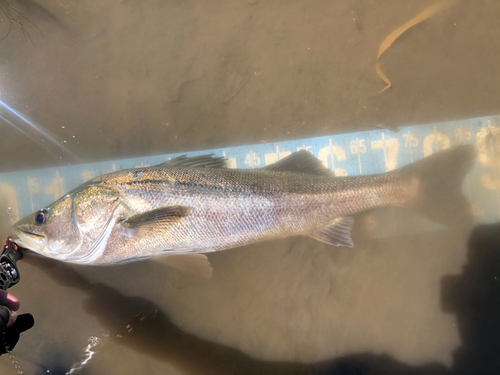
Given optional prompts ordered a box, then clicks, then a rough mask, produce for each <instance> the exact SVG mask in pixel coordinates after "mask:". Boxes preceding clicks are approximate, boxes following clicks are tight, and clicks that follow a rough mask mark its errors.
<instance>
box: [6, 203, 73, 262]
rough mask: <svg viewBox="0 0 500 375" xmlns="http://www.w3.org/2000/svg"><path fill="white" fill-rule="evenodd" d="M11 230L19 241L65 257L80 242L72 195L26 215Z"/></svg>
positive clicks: (34, 248) (50, 253)
mask: <svg viewBox="0 0 500 375" xmlns="http://www.w3.org/2000/svg"><path fill="white" fill-rule="evenodd" d="M12 230H13V232H14V233H15V234H16V235H17V236H18V237H19V240H16V242H18V244H19V245H21V246H23V247H26V248H28V249H30V250H32V251H34V252H36V253H38V254H41V255H43V256H47V257H50V258H54V259H59V260H67V259H68V258H70V257H71V255H72V254H74V253H75V252H76V251H78V249H79V248H80V247H81V244H82V235H81V232H80V230H79V228H78V223H77V222H76V216H75V210H74V205H73V199H72V197H71V195H66V196H64V197H62V198H61V199H59V200H57V201H56V202H54V203H52V204H51V205H50V206H48V207H46V208H42V209H40V210H38V211H36V212H34V213H33V214H31V215H28V216H26V217H25V218H23V219H21V220H20V221H18V222H17V223H16V224H14V225H13V226H12Z"/></svg>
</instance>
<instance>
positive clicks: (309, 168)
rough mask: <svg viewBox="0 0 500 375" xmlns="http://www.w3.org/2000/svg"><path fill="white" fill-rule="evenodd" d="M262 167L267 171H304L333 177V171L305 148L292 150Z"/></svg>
mask: <svg viewBox="0 0 500 375" xmlns="http://www.w3.org/2000/svg"><path fill="white" fill-rule="evenodd" d="M262 169H265V170H268V171H282V172H285V171H286V172H295V173H305V174H310V175H315V176H322V177H335V173H334V172H333V171H331V170H330V169H328V168H327V167H325V166H324V164H323V163H322V162H321V160H319V159H317V158H315V157H314V156H313V154H311V153H310V152H309V151H306V150H301V151H297V152H294V153H293V154H291V155H288V156H287V157H285V158H283V159H281V160H279V161H277V162H276V163H274V164H271V165H268V166H266V167H264V168H262Z"/></svg>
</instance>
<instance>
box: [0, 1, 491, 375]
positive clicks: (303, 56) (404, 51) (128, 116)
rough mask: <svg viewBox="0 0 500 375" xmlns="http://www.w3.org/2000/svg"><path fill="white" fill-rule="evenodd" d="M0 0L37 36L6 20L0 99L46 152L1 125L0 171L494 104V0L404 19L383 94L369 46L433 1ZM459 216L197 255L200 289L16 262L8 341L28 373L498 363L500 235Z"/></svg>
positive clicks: (1, 362)
mask: <svg viewBox="0 0 500 375" xmlns="http://www.w3.org/2000/svg"><path fill="white" fill-rule="evenodd" d="M0 4H2V5H3V6H7V4H11V5H13V6H14V7H15V8H16V9H18V10H19V12H18V13H16V12H14V11H11V13H8V14H4V16H2V18H3V21H0V33H1V32H2V30H4V31H5V32H7V30H8V22H9V21H7V16H8V15H9V14H10V16H11V17H14V21H16V22H17V23H20V24H22V25H24V26H25V28H26V30H27V33H28V35H29V38H31V40H32V42H30V40H29V38H28V39H27V38H26V36H25V34H23V32H22V31H21V30H20V28H19V26H18V25H17V24H14V26H13V28H12V30H11V31H10V33H9V35H8V36H7V37H6V38H5V39H4V40H2V41H0V100H2V101H3V102H4V103H7V104H8V105H10V106H12V107H14V108H16V109H17V110H18V111H20V112H21V113H22V114H23V115H24V116H26V117H28V118H30V119H31V120H33V121H35V122H36V123H37V124H41V125H42V126H43V127H44V128H45V129H46V130H47V131H48V132H49V133H50V134H52V135H53V137H54V139H56V144H57V145H56V144H53V143H51V141H50V137H47V135H43V134H40V133H39V132H37V131H36V130H35V129H32V128H31V129H30V128H25V129H24V130H25V132H26V133H27V134H28V135H29V136H30V137H31V138H33V139H29V138H28V137H27V136H26V135H25V134H23V133H21V132H19V131H18V130H16V129H14V128H13V127H12V126H10V125H9V124H8V123H6V122H0V129H1V135H2V136H1V137H0V147H1V149H2V157H1V158H0V172H6V171H15V170H28V169H34V168H44V167H49V166H63V165H68V164H71V165H74V164H79V163H84V162H93V161H101V160H112V159H120V158H126V157H132V156H147V155H155V154H166V153H173V152H180V151H193V150H202V149H213V148H216V147H227V146H235V145H244V144H256V143H262V142H271V141H281V140H287V139H300V138H308V137H313V136H318V135H331V134H339V133H351V132H356V131H363V130H371V129H375V128H376V126H377V125H380V126H382V127H389V128H394V127H395V126H403V125H410V124H419V123H431V122H437V121H445V120H458V119H465V118H471V117H477V116H489V115H496V114H499V113H500V104H499V103H500V100H499V99H500V93H499V91H498V87H500V74H499V71H498V63H497V62H498V58H499V57H500V56H499V55H500V52H499V51H500V49H499V48H500V33H499V31H500V30H499V28H500V23H499V22H498V19H500V17H499V16H500V4H498V3H497V2H496V1H493V0H491V1H474V2H466V1H462V2H457V3H455V4H454V5H452V6H450V7H449V8H448V9H446V10H445V11H443V12H441V13H439V14H437V15H435V16H434V17H432V18H430V19H428V20H426V21H424V22H423V23H421V24H418V25H416V26H415V27H413V28H411V29H410V30H408V31H407V32H406V33H404V34H403V35H402V36H401V37H400V38H399V39H397V41H396V42H395V43H394V44H393V45H392V46H391V47H390V48H389V49H388V50H387V51H386V52H385V53H384V54H383V55H382V57H381V59H380V62H381V65H382V67H383V69H384V72H385V73H386V74H387V75H388V77H390V79H391V81H392V84H393V86H392V87H391V88H390V89H389V90H387V91H385V92H383V93H381V94H378V93H379V91H380V90H381V89H383V87H384V82H383V81H381V80H380V78H379V77H378V76H377V74H376V71H375V62H376V56H377V50H378V48H379V46H380V44H381V42H382V41H383V40H384V38H385V37H386V36H387V35H388V34H389V33H391V31H393V30H394V29H396V28H397V27H399V26H401V25H402V24H404V23H405V22H406V21H408V20H409V19H411V18H412V17H414V16H416V15H417V14H418V13H419V12H421V11H423V10H424V9H426V8H427V7H428V6H430V5H432V4H434V2H433V1H412V2H399V1H372V0H350V1H345V2H330V1H317V2H314V3H310V2H305V1H288V2H280V1H271V2H263V1H261V0H256V1H248V0H245V1H219V2H217V3H215V2H212V1H182V2H181V1H169V2H163V1H151V2H148V4H145V2H143V1H133V0H129V1H126V0H124V1H120V2H112V1H99V2H94V1H81V2H78V3H74V2H70V1H62V2H61V1H45V2H43V3H41V2H40V3H36V2H32V1H15V2H14V1H10V2H5V1H3V2H1V3H0ZM5 9H7V8H5ZM9 9H10V8H9ZM21 15H22V16H21ZM23 16H24V17H26V18H25V19H24V18H22V17H23ZM15 17H18V18H15ZM19 17H21V18H19ZM29 22H32V24H34V25H36V27H37V28H38V29H39V30H40V31H41V33H42V34H43V35H42V34H41V33H40V31H39V30H37V29H36V28H33V27H32V28H30V27H29ZM2 27H3V29H2ZM3 111H4V110H3ZM2 113H4V112H2ZM2 113H0V115H2V116H3V114H2ZM64 141H66V142H64ZM60 142H63V143H60ZM61 145H62V146H64V147H65V150H64V151H63V150H62V149H61V147H60V146H61ZM26 199H27V198H26ZM491 204H492V205H494V204H497V202H493V201H492V202H491ZM5 206H6V203H5V198H3V197H2V202H0V212H7V208H8V207H5ZM9 220H10V219H9V216H8V215H0V224H1V225H0V235H1V236H4V237H6V236H7V235H9V234H10V232H9V225H10V223H9ZM410 222H411V221H410V220H408V223H410ZM403 224H404V219H403ZM408 225H409V224H408ZM471 229H472V228H469V227H467V228H465V229H464V228H460V229H455V230H450V229H449V230H442V231H438V232H433V233H423V234H419V235H412V236H408V235H403V234H402V233H401V234H400V235H398V236H396V237H391V238H382V239H370V238H367V237H366V236H364V235H363V233H362V232H363V231H362V229H361V228H358V229H357V230H355V232H354V241H355V244H356V247H355V248H354V249H345V248H332V247H329V246H327V245H324V244H321V243H318V242H315V241H314V240H312V239H309V238H300V237H296V238H290V239H285V240H280V241H273V242H266V243H261V244H256V245H251V246H247V247H243V248H238V249H234V250H229V251H224V252H220V253H216V254H210V255H209V259H210V262H211V263H212V265H213V267H214V276H213V278H212V279H210V280H208V281H207V280H204V279H200V278H197V277H195V276H190V275H187V274H183V273H181V272H178V271H173V270H171V269H169V268H167V267H166V266H164V265H162V264H159V263H157V262H153V261H141V262H136V263H132V264H126V265H123V266H117V267H109V268H100V267H82V266H65V265H62V264H59V263H58V262H55V261H49V260H46V261H42V260H40V259H39V258H33V257H28V258H27V259H25V260H23V261H21V262H20V270H21V275H22V281H21V282H20V284H19V285H17V286H15V287H14V288H13V289H12V290H11V292H12V293H13V294H15V295H16V296H18V297H19V298H20V299H21V301H22V307H21V309H22V312H31V313H32V314H33V315H34V317H35V320H36V324H35V327H34V328H33V329H31V330H30V331H28V332H26V333H24V334H23V337H22V339H21V341H20V342H19V344H18V345H17V347H16V348H15V354H16V356H17V358H18V360H19V362H20V364H21V366H22V368H23V369H24V370H25V373H28V374H31V373H35V374H42V373H46V371H47V370H49V371H50V373H65V372H67V371H69V370H70V369H71V368H72V367H78V366H80V367H82V368H81V369H80V370H78V371H79V372H77V373H82V374H103V373H105V374H106V373H117V374H118V373H119V374H135V373H147V374H379V373H380V374H402V373H410V372H411V373H418V374H451V373H471V371H472V370H471V369H474V370H478V373H484V374H487V373H492V374H493V373H498V371H496V370H497V369H498V368H499V367H498V366H499V363H498V359H496V358H495V356H494V353H496V352H498V349H499V348H498V340H496V339H498V334H499V333H500V327H499V323H498V320H495V319H494V317H495V316H498V311H499V310H498V309H499V307H498V306H499V298H500V297H499V289H498V288H499V286H498V285H499V284H498V279H495V277H500V269H499V268H500V267H499V266H498V250H495V249H497V248H498V246H497V247H496V248H495V245H496V244H499V243H500V234H499V233H498V232H499V229H498V227H495V226H490V227H479V228H476V229H475V232H473V233H474V236H473V237H472V240H471V242H470V243H468V241H469V237H470V231H471ZM453 275H455V276H453ZM141 319H142V320H141ZM117 336H118V337H117ZM94 337H97V338H98V339H99V342H98V343H97V345H96V346H94V347H93V348H91V349H90V350H91V351H94V352H95V354H94V355H93V356H92V358H90V359H88V361H87V363H85V364H83V365H82V362H84V361H85V358H86V357H85V355H86V348H87V347H88V345H89V339H90V340H91V342H95V341H93V338H94ZM495 361H496V362H495ZM0 370H1V371H2V373H5V374H8V373H13V374H14V373H15V371H14V369H13V366H12V365H11V363H10V361H9V359H8V358H7V357H6V356H3V357H2V358H1V359H0ZM412 371H413V372H412Z"/></svg>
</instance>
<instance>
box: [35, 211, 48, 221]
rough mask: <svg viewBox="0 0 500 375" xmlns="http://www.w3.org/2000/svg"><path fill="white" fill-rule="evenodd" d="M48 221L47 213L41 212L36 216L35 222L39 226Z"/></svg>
mask: <svg viewBox="0 0 500 375" xmlns="http://www.w3.org/2000/svg"><path fill="white" fill-rule="evenodd" d="M46 220H47V211H45V210H40V212H39V213H38V214H37V215H36V216H35V221H36V223H37V224H43V223H45V221H46Z"/></svg>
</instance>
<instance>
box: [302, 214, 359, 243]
mask: <svg viewBox="0 0 500 375" xmlns="http://www.w3.org/2000/svg"><path fill="white" fill-rule="evenodd" d="M353 224H354V219H353V218H352V217H351V216H346V217H342V218H338V219H336V220H335V221H334V222H333V223H331V224H329V225H327V226H326V227H324V228H321V229H320V230H318V231H316V232H313V233H311V234H309V237H312V238H314V239H315V240H318V241H321V242H324V243H327V244H329V245H333V246H345V247H353V246H354V243H353V242H352V238H351V231H352V226H353Z"/></svg>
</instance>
